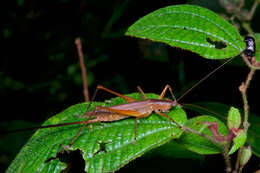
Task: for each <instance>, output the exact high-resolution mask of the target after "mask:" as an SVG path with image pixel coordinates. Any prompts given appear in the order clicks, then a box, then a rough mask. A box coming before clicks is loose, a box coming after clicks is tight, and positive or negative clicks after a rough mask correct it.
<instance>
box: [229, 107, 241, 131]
mask: <svg viewBox="0 0 260 173" xmlns="http://www.w3.org/2000/svg"><path fill="white" fill-rule="evenodd" d="M240 124H241V115H240V113H239V110H238V109H236V108H234V107H231V108H230V110H229V112H228V120H227V126H228V128H229V129H232V128H236V129H238V128H239V127H240Z"/></svg>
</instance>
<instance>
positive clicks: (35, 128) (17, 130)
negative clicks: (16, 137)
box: [0, 120, 88, 134]
mask: <svg viewBox="0 0 260 173" xmlns="http://www.w3.org/2000/svg"><path fill="white" fill-rule="evenodd" d="M86 123H88V120H85V121H76V122H69V123H60V124H52V125H46V126H36V127H29V128H25V129H14V130H8V131H0V134H7V133H8V134H9V133H16V132H23V131H30V130H38V129H45V128H50V127H60V126H67V125H73V124H86Z"/></svg>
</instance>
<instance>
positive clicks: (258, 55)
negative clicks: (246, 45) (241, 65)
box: [254, 33, 260, 61]
mask: <svg viewBox="0 0 260 173" xmlns="http://www.w3.org/2000/svg"><path fill="white" fill-rule="evenodd" d="M254 38H255V47H256V49H255V59H256V61H260V33H255V34H254Z"/></svg>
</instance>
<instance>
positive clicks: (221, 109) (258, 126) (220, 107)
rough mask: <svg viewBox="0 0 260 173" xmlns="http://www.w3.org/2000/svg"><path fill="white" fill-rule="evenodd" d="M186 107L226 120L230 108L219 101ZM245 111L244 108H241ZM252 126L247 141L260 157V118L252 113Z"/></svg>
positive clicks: (250, 120) (250, 121) (250, 119)
mask: <svg viewBox="0 0 260 173" xmlns="http://www.w3.org/2000/svg"><path fill="white" fill-rule="evenodd" d="M184 107H185V108H189V109H191V110H194V111H197V112H199V113H201V114H211V115H214V116H215V117H217V118H219V119H220V120H222V121H226V115H227V112H228V110H229V109H230V106H229V105H225V104H222V103H217V102H200V103H194V104H186V105H185V106H184ZM239 111H240V112H243V110H241V109H240V110H239ZM249 123H250V127H249V129H248V134H247V135H248V136H247V141H246V143H247V144H248V145H250V146H251V147H252V151H253V153H254V154H255V155H256V156H258V157H260V147H259V146H260V135H259V134H260V118H259V117H258V116H257V115H255V114H253V113H250V115H249Z"/></svg>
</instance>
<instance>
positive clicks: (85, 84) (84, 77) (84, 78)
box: [75, 37, 89, 102]
mask: <svg viewBox="0 0 260 173" xmlns="http://www.w3.org/2000/svg"><path fill="white" fill-rule="evenodd" d="M75 44H76V46H77V50H78V55H79V62H80V68H81V74H82V82H83V94H84V97H85V101H86V102H87V101H89V92H88V82H87V73H86V67H85V63H84V54H83V51H82V44H81V41H80V38H79V37H78V38H76V39H75Z"/></svg>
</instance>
